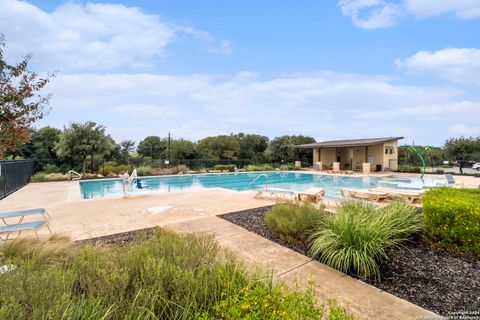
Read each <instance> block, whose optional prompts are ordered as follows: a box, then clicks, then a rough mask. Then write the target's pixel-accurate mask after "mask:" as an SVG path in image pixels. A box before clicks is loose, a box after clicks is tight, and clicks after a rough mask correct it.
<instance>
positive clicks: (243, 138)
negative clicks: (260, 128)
mask: <svg viewBox="0 0 480 320" xmlns="http://www.w3.org/2000/svg"><path fill="white" fill-rule="evenodd" d="M236 137H237V139H238V140H239V142H240V150H239V158H240V159H249V160H253V161H264V158H265V157H264V152H265V150H266V149H267V147H268V137H266V136H261V135H258V134H245V133H242V132H241V133H239V134H237V135H236Z"/></svg>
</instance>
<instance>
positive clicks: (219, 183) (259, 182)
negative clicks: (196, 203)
mask: <svg viewBox="0 0 480 320" xmlns="http://www.w3.org/2000/svg"><path fill="white" fill-rule="evenodd" d="M260 174H262V175H266V176H267V177H268V185H269V186H270V187H274V188H282V189H289V190H294V191H305V190H307V189H309V188H312V187H320V188H324V189H325V191H326V197H328V198H333V199H336V198H338V197H339V196H340V189H342V188H355V189H371V188H375V187H376V186H377V184H378V182H379V181H381V180H383V179H385V178H384V177H375V176H366V177H353V176H341V175H321V174H309V173H295V172H252V173H228V174H193V175H175V176H162V177H142V178H140V179H141V181H142V184H147V185H148V189H137V188H136V186H135V185H133V186H131V189H130V190H131V193H132V194H141V193H146V192H152V191H156V192H171V191H179V190H193V189H206V188H225V189H230V190H236V191H244V190H255V189H257V188H260V187H263V186H264V185H265V182H266V180H267V179H266V177H265V176H262V177H259V178H257V177H258V176H259V175H260ZM255 178H257V179H256V180H255ZM80 192H81V196H82V198H83V199H94V198H102V197H110V196H121V195H123V185H122V179H107V180H91V181H81V182H80Z"/></svg>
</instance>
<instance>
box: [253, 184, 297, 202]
mask: <svg viewBox="0 0 480 320" xmlns="http://www.w3.org/2000/svg"><path fill="white" fill-rule="evenodd" d="M265 193H268V194H270V195H271V196H275V197H276V198H277V199H278V198H284V197H285V196H290V197H292V198H293V199H294V200H297V199H298V195H297V192H296V191H293V190H288V189H281V188H269V187H262V188H260V189H257V194H256V195H255V198H259V197H261V196H263V194H265Z"/></svg>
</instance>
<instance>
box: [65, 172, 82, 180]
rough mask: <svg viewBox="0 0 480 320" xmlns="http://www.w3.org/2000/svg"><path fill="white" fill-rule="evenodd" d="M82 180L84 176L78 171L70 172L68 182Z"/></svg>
mask: <svg viewBox="0 0 480 320" xmlns="http://www.w3.org/2000/svg"><path fill="white" fill-rule="evenodd" d="M72 175H75V177H74V178H73V177H72ZM80 179H82V175H81V174H80V173H78V172H76V171H73V170H70V171H68V180H70V181H78V180H80Z"/></svg>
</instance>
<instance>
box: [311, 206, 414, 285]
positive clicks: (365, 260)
mask: <svg viewBox="0 0 480 320" xmlns="http://www.w3.org/2000/svg"><path fill="white" fill-rule="evenodd" d="M420 222H421V217H420V215H419V214H418V213H417V211H416V209H415V208H414V207H412V206H410V205H408V204H405V203H403V202H394V203H392V204H390V205H388V206H386V207H383V208H375V207H373V206H370V205H367V204H364V203H361V202H345V203H343V204H342V205H341V206H340V207H339V209H338V210H337V212H336V214H335V215H332V216H329V217H327V218H326V219H325V222H324V223H323V225H321V226H320V227H319V228H318V229H317V231H315V232H314V233H313V234H312V247H311V253H312V254H313V255H314V256H318V257H319V258H320V260H321V261H322V262H324V263H325V264H327V265H329V266H331V267H332V268H335V269H337V270H339V271H342V272H345V273H347V272H354V273H356V274H358V275H360V276H362V277H364V278H370V277H374V278H376V279H379V278H380V272H379V268H378V265H377V261H378V260H379V259H387V258H388V257H387V255H386V252H385V250H386V249H387V248H388V247H392V246H399V245H400V244H401V243H402V242H403V241H406V240H408V238H409V236H410V235H411V234H412V233H414V232H417V231H419V230H420V228H421V225H420Z"/></svg>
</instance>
